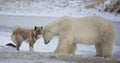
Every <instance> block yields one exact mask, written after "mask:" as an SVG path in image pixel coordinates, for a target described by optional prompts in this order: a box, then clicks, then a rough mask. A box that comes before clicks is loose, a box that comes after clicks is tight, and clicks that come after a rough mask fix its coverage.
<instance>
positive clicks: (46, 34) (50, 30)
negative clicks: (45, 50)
mask: <svg viewBox="0 0 120 63" xmlns="http://www.w3.org/2000/svg"><path fill="white" fill-rule="evenodd" d="M55 35H57V30H56V27H49V26H46V27H44V28H43V33H42V36H43V38H44V43H45V44H48V43H49V42H50V40H51V39H52V38H53V37H54V36H55Z"/></svg>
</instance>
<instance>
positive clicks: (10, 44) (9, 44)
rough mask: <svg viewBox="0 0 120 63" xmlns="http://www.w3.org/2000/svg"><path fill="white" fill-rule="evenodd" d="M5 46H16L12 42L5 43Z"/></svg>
mask: <svg viewBox="0 0 120 63" xmlns="http://www.w3.org/2000/svg"><path fill="white" fill-rule="evenodd" d="M6 46H11V47H14V48H16V46H15V45H14V44H12V43H8V44H6Z"/></svg>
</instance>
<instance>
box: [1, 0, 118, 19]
mask: <svg viewBox="0 0 120 63" xmlns="http://www.w3.org/2000/svg"><path fill="white" fill-rule="evenodd" d="M94 1H95V0H91V1H88V0H33V1H32V0H30V1H29V0H20V1H19V0H8V1H4V0H1V2H0V3H1V4H0V14H1V15H15V16H16V15H20V16H21V15H22V16H59V17H60V16H64V15H71V16H79V17H81V16H86V15H100V16H104V17H106V18H108V19H110V20H112V21H119V20H120V15H119V14H116V13H107V12H104V11H103V10H104V9H105V5H106V4H109V3H110V1H111V0H107V1H106V2H105V4H103V5H100V6H99V7H97V8H93V9H86V8H85V6H86V5H88V4H90V3H93V2H94Z"/></svg>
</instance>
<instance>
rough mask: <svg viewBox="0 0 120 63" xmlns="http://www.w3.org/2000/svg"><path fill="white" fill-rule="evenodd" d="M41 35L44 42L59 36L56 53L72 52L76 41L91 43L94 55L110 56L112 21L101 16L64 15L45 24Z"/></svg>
mask: <svg viewBox="0 0 120 63" xmlns="http://www.w3.org/2000/svg"><path fill="white" fill-rule="evenodd" d="M42 36H43V38H44V42H45V44H48V43H49V42H50V40H51V39H52V37H54V36H59V43H58V46H57V48H56V50H55V52H56V53H74V52H75V50H76V44H77V43H80V44H87V45H92V44H93V45H95V48H96V56H99V57H107V58H111V57H112V50H113V44H114V39H115V38H114V37H115V32H114V27H113V25H112V22H111V21H110V20H108V19H105V18H103V17H101V16H85V17H81V18H75V17H70V16H64V17H60V18H59V19H56V20H55V21H53V22H51V23H48V24H47V25H45V26H44V27H43V34H42Z"/></svg>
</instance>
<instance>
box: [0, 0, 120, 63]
mask: <svg viewBox="0 0 120 63" xmlns="http://www.w3.org/2000/svg"><path fill="white" fill-rule="evenodd" d="M5 1H6V0H0V46H5V44H7V43H13V42H12V41H11V38H10V36H11V33H12V28H13V27H14V26H16V25H20V26H22V27H34V26H44V25H45V24H47V23H49V22H51V21H53V20H55V19H57V18H59V17H61V16H64V15H69V16H75V17H83V16H87V15H100V16H103V17H106V18H108V19H110V20H112V22H113V24H114V26H115V30H116V40H115V46H114V58H115V59H117V60H120V50H119V49H120V43H119V42H120V40H119V37H120V29H119V27H120V15H119V14H116V13H107V12H103V9H104V6H102V5H101V6H100V7H98V8H94V9H85V8H84V6H85V5H87V4H88V3H90V1H86V2H84V1H83V0H34V1H33V2H31V1H28V0H8V1H6V2H5ZM66 1H67V2H66ZM109 1H110V0H107V2H106V3H105V4H108V3H109ZM98 9H100V10H101V11H98ZM57 44H58V37H54V38H53V39H52V41H51V42H50V43H49V44H47V45H45V44H44V41H43V38H42V37H41V38H40V39H39V40H37V42H36V43H35V45H34V49H35V52H54V50H55V49H56V47H57ZM10 50H12V49H10ZM20 51H29V46H28V44H27V43H25V42H23V43H22V46H21V48H20ZM75 54H76V55H83V56H94V55H95V54H96V51H95V47H94V45H81V44H78V45H77V50H76V52H75ZM46 63H47V62H46ZM63 63H64V62H63Z"/></svg>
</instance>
